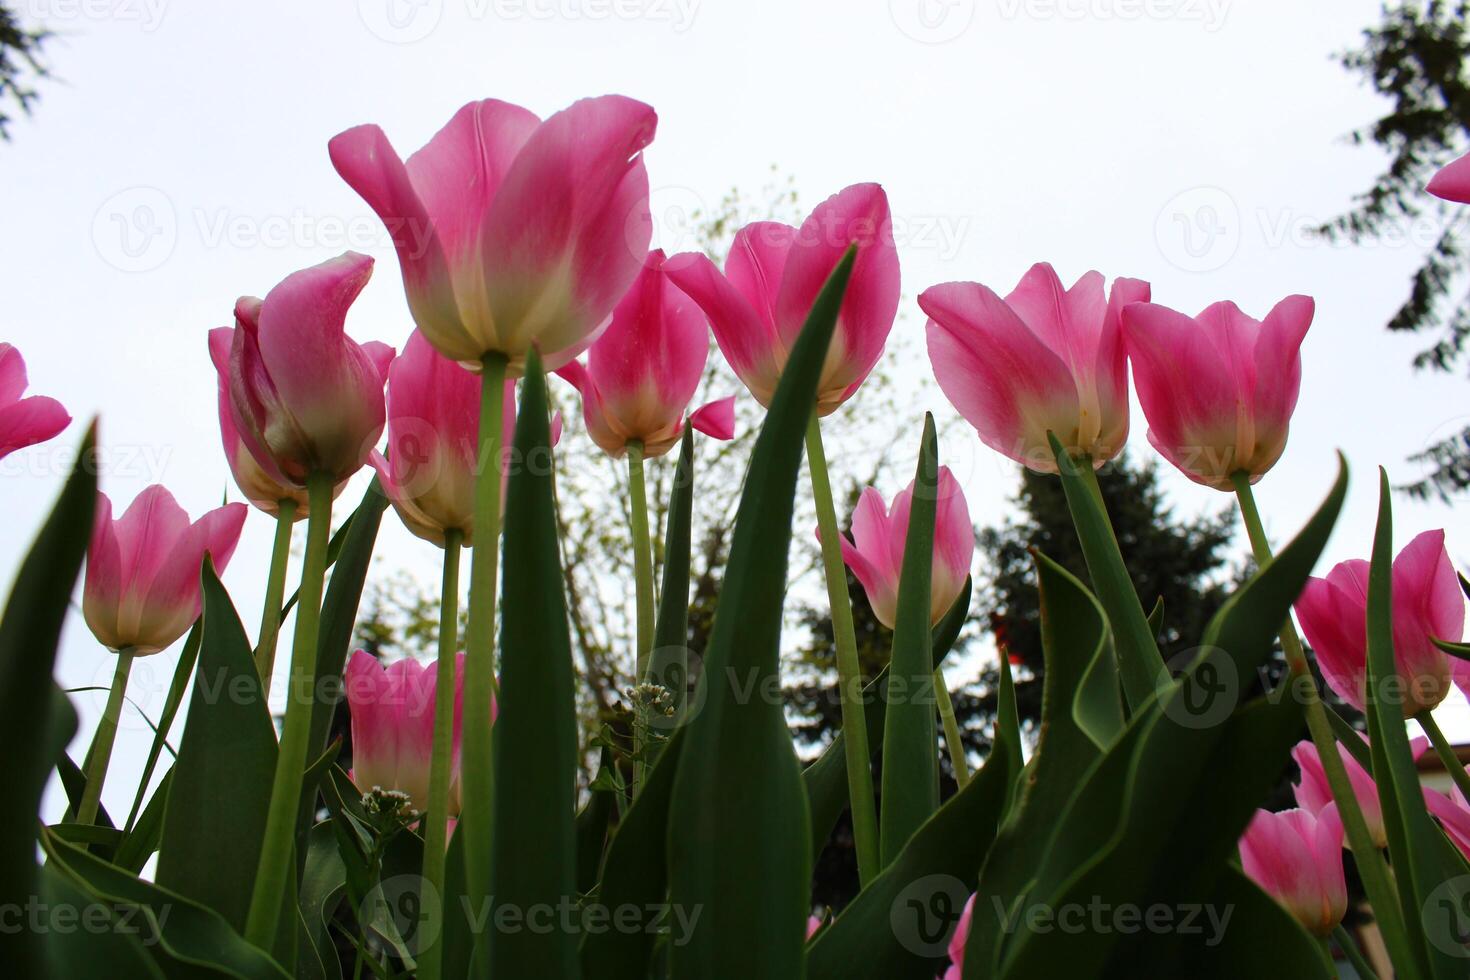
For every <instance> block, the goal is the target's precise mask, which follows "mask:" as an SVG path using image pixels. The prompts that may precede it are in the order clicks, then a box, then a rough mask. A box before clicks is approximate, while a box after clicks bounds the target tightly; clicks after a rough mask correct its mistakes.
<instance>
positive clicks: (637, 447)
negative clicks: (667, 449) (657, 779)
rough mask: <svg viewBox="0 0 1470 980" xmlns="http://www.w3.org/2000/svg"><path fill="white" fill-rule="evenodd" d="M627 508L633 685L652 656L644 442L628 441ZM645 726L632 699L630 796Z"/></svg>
mask: <svg viewBox="0 0 1470 980" xmlns="http://www.w3.org/2000/svg"><path fill="white" fill-rule="evenodd" d="M627 448H628V508H629V511H630V515H629V523H630V524H631V529H632V534H633V580H634V586H635V591H636V592H637V600H638V604H637V605H638V640H637V642H638V649H637V652H636V654H635V655H634V661H633V685H634V687H635V688H636V687H637V686H638V685H640V684H642V683H643V682H644V681H645V680H647V679H648V660H649V658H650V657H651V656H652V655H653V629H654V612H653V608H654V597H653V549H652V547H651V546H650V544H649V535H648V490H647V487H646V485H645V481H644V477H643V442H642V440H639V439H629V440H628V446H627ZM647 722H648V706H647V705H646V704H644V703H643V701H642V700H641V694H640V695H636V696H635V704H634V705H633V745H634V755H635V761H634V765H633V792H634V795H636V794H637V792H638V790H639V788H640V787H641V786H642V785H643V780H644V778H645V777H646V776H647V769H648V765H647V763H646V762H645V761H644V760H643V758H642V748H643V740H644V732H645V729H646V727H647Z"/></svg>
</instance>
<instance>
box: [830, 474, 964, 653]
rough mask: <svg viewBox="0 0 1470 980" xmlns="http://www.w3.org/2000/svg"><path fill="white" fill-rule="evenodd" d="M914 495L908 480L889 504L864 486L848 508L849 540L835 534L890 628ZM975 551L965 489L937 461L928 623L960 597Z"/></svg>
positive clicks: (875, 609)
mask: <svg viewBox="0 0 1470 980" xmlns="http://www.w3.org/2000/svg"><path fill="white" fill-rule="evenodd" d="M913 499H914V484H913V483H912V482H911V483H909V485H908V486H907V487H905V488H904V489H903V490H902V491H900V492H899V494H898V496H896V497H894V498H893V506H892V507H891V508H889V507H887V506H885V505H884V503H883V495H882V494H880V493H879V492H878V491H877V490H876V489H874V488H873V487H867V488H865V489H864V490H863V492H862V496H860V497H859V498H858V503H857V507H856V508H855V509H854V510H853V512H852V540H851V541H848V540H847V538H846V537H843V538H841V539H840V540H841V545H842V560H843V561H845V562H846V563H847V567H848V568H850V569H852V573H853V574H854V575H856V576H857V580H858V581H859V582H861V583H862V586H863V591H864V592H866V593H867V595H868V603H869V605H871V606H872V607H873V615H875V616H877V617H878V621H879V622H880V623H882V624H883V625H884V626H887V627H888V628H889V629H892V628H893V624H894V622H895V621H896V620H897V617H898V583H899V577H900V575H901V573H902V571H903V552H904V543H905V541H906V539H907V535H908V529H909V509H910V506H911V505H912V503H913ZM818 536H819V537H820V532H819V535H818ZM974 554H975V530H974V528H973V527H972V526H971V525H970V509H969V506H968V505H967V504H966V503H965V493H964V491H963V490H961V489H960V484H959V481H958V480H956V479H955V478H954V474H953V473H951V472H950V471H949V467H947V466H941V467H940V468H939V483H938V499H937V501H936V506H935V513H934V561H933V566H932V567H933V572H932V576H933V577H932V578H931V579H930V587H929V596H930V602H929V622H930V624H931V625H932V624H934V623H937V622H939V621H940V620H941V619H943V618H944V614H945V613H947V612H949V608H950V606H952V605H954V603H955V600H956V599H958V598H959V595H960V591H961V590H962V589H963V588H964V587H965V579H966V578H968V577H969V575H970V560H971V558H973V557H974Z"/></svg>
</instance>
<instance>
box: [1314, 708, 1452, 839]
mask: <svg viewBox="0 0 1470 980" xmlns="http://www.w3.org/2000/svg"><path fill="white" fill-rule="evenodd" d="M1360 737H1362V738H1363V744H1364V745H1366V744H1368V739H1367V737H1365V736H1360ZM1409 747H1410V749H1411V751H1412V752H1413V753H1414V758H1416V759H1417V758H1419V756H1421V755H1423V754H1424V752H1425V750H1427V749H1428V748H1429V740H1428V739H1427V738H1422V737H1421V738H1416V739H1413V740H1412V741H1411V742H1410V743H1409ZM1337 754H1338V756H1339V757H1340V758H1341V759H1342V764H1343V767H1344V768H1345V769H1347V775H1348V782H1350V783H1351V784H1352V787H1353V796H1354V797H1355V798H1356V799H1357V801H1358V806H1359V807H1360V808H1361V809H1362V811H1363V819H1364V820H1365V821H1366V822H1367V824H1368V835H1369V836H1370V837H1372V838H1373V845H1374V846H1375V847H1379V848H1384V847H1387V846H1388V832H1387V831H1386V830H1385V829H1384V827H1383V808H1382V806H1381V805H1380V804H1379V801H1378V786H1377V785H1376V784H1375V783H1374V782H1373V777H1372V776H1370V775H1368V771H1367V770H1366V769H1364V768H1363V767H1362V766H1360V765H1359V764H1358V760H1357V759H1355V758H1353V754H1352V753H1351V752H1349V751H1348V750H1347V749H1346V748H1344V747H1343V746H1341V745H1338V746H1337ZM1291 757H1292V759H1293V760H1294V761H1295V762H1296V764H1297V766H1298V767H1299V768H1300V769H1301V776H1300V777H1299V778H1298V780H1297V782H1296V783H1295V784H1293V786H1292V789H1293V791H1294V792H1295V794H1296V805H1297V806H1299V807H1301V808H1302V809H1303V810H1306V811H1307V812H1308V813H1312V814H1318V813H1321V812H1322V811H1323V810H1325V809H1326V808H1327V807H1329V806H1331V805H1332V786H1331V785H1330V784H1329V783H1328V782H1327V771H1326V770H1325V769H1324V768H1323V767H1322V757H1321V756H1320V755H1318V753H1317V747H1316V746H1315V745H1314V744H1312V742H1310V741H1303V742H1298V743H1297V746H1296V748H1294V749H1292V750H1291Z"/></svg>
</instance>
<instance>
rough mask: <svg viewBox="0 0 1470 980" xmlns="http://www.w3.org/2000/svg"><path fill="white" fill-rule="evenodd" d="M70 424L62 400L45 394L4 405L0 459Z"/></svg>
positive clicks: (38, 441)
mask: <svg viewBox="0 0 1470 980" xmlns="http://www.w3.org/2000/svg"><path fill="white" fill-rule="evenodd" d="M70 424H71V415H69V414H68V413H67V411H66V409H65V408H63V407H62V405H61V402H59V401H57V400H56V399H54V398H48V397H46V396H45V395H32V396H31V397H30V398H22V399H21V400H20V401H18V402H14V403H13V404H10V405H6V406H5V407H4V408H0V459H4V458H5V457H6V456H9V455H10V454H11V453H13V452H15V451H16V450H17V449H24V448H26V447H27V446H34V445H36V444H37V443H42V442H45V441H46V440H48V439H51V438H54V437H55V436H57V435H59V434H60V433H61V430H63V429H65V428H66V427H67V426H68V425H70Z"/></svg>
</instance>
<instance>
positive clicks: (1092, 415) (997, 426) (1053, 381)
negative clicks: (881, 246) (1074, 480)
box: [919, 262, 1149, 473]
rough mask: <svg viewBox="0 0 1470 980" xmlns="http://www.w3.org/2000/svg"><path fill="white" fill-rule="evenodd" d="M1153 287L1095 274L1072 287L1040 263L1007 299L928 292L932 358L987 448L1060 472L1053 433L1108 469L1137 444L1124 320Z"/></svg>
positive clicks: (960, 289) (976, 290) (985, 292)
mask: <svg viewBox="0 0 1470 980" xmlns="http://www.w3.org/2000/svg"><path fill="white" fill-rule="evenodd" d="M1148 297H1149V286H1148V283H1146V282H1142V281H1141V280H1138V279H1116V280H1114V281H1113V286H1112V289H1111V291H1108V290H1105V289H1104V288H1103V277H1102V276H1101V275H1100V274H1099V273H1096V272H1089V273H1087V274H1086V275H1084V276H1083V277H1082V278H1081V279H1078V280H1077V282H1076V283H1075V284H1073V286H1072V288H1071V289H1065V288H1064V287H1063V286H1062V282H1061V280H1060V279H1059V278H1058V277H1057V274H1056V271H1055V270H1054V269H1052V267H1051V266H1050V265H1049V264H1047V263H1045V262H1039V263H1037V264H1036V265H1034V266H1032V267H1031V269H1030V270H1029V271H1028V272H1027V273H1026V274H1025V275H1024V276H1022V277H1021V281H1020V282H1019V283H1018V284H1017V285H1016V288H1015V289H1014V290H1012V291H1011V293H1010V294H1009V295H1008V296H1006V297H1005V298H1004V299H1002V298H1001V297H999V296H997V295H996V294H995V293H994V292H993V291H992V290H991V289H989V288H988V287H986V286H982V285H980V284H979V283H974V282H950V283H943V284H941V285H938V286H931V287H929V288H928V289H926V290H924V291H923V292H922V293H920V294H919V306H920V308H922V309H923V311H924V312H925V313H926V314H928V317H929V322H928V326H927V331H928V342H929V360H930V362H931V364H932V365H933V368H934V377H935V378H936V379H937V380H938V381H939V387H940V389H941V390H942V391H943V392H944V394H945V397H947V398H948V399H949V401H950V403H951V404H952V405H954V407H955V408H956V409H957V410H958V411H959V413H960V414H961V415H962V416H964V418H965V420H966V421H967V422H969V423H970V424H971V425H973V426H974V427H975V429H976V431H977V432H979V434H980V441H981V442H983V443H985V444H986V445H987V446H989V447H990V448H991V449H994V450H996V451H997V452H999V453H1003V454H1005V455H1006V456H1009V457H1010V458H1011V459H1014V460H1015V461H1016V462H1018V463H1021V464H1023V465H1025V466H1027V467H1029V468H1031V469H1033V470H1036V471H1037V472H1041V473H1055V472H1057V464H1056V459H1055V457H1054V456H1053V454H1052V450H1051V445H1050V443H1049V441H1048V439H1047V433H1048V432H1051V433H1052V434H1054V435H1055V436H1056V438H1057V439H1058V440H1059V441H1060V442H1061V444H1062V446H1063V447H1065V448H1066V449H1067V451H1068V452H1071V453H1073V454H1075V455H1085V456H1089V457H1091V460H1092V463H1093V465H1094V466H1101V465H1102V464H1103V463H1104V462H1106V461H1107V460H1109V459H1112V458H1113V457H1114V456H1116V455H1117V454H1118V453H1119V452H1120V451H1122V449H1123V444H1124V443H1125V442H1127V441H1128V367H1127V362H1126V359H1125V357H1124V352H1123V341H1122V337H1121V336H1120V327H1119V314H1120V311H1121V310H1122V309H1123V307H1124V306H1126V305H1127V304H1129V303H1133V302H1138V301H1140V300H1147V299H1148Z"/></svg>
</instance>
